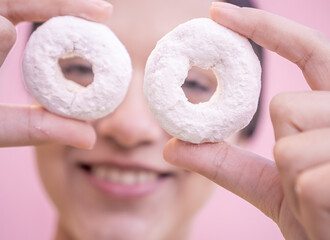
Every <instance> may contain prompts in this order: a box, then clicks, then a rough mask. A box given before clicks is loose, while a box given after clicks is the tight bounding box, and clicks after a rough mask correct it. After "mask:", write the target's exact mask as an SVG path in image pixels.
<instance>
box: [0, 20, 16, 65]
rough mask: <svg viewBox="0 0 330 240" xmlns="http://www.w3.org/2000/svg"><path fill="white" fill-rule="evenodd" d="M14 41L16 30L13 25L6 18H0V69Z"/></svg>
mask: <svg viewBox="0 0 330 240" xmlns="http://www.w3.org/2000/svg"><path fill="white" fill-rule="evenodd" d="M15 41H16V30H15V27H14V25H13V24H12V23H11V22H9V21H8V20H7V19H6V18H4V17H2V16H0V67H1V66H2V64H3V62H4V61H5V59H6V57H7V55H8V53H9V51H10V49H11V48H12V47H13V45H14V43H15Z"/></svg>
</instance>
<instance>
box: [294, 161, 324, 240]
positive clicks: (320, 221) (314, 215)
mask: <svg viewBox="0 0 330 240" xmlns="http://www.w3.org/2000/svg"><path fill="white" fill-rule="evenodd" d="M329 184H330V163H329V162H328V163H327V164H324V165H320V166H316V167H314V168H312V169H310V170H307V171H304V172H303V173H301V174H300V176H299V177H298V179H297V182H296V189H297V195H298V198H299V203H300V211H301V218H302V223H303V225H304V226H305V229H306V231H307V233H308V234H309V236H310V239H320V240H322V239H324V240H326V239H329V236H330V228H329V224H330V189H329Z"/></svg>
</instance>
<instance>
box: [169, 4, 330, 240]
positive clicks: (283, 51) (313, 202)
mask: <svg viewBox="0 0 330 240" xmlns="http://www.w3.org/2000/svg"><path fill="white" fill-rule="evenodd" d="M211 17H212V18H213V19H214V20H215V21H216V22H218V23H220V24H222V25H224V26H226V27H228V28H230V29H232V30H233V31H236V32H238V33H240V34H242V35H244V36H246V37H248V38H251V39H252V40H253V41H255V42H256V43H258V44H259V45H261V46H263V47H265V48H267V49H269V50H272V51H274V52H277V53H278V54H280V55H281V56H283V57H285V58H287V59H289V60H290V61H292V62H293V63H295V64H297V66H298V67H300V69H301V70H302V71H303V74H304V76H305V78H306V81H307V82H308V84H309V85H310V87H311V88H312V89H313V90H324V91H312V92H304V93H286V94H280V95H278V96H276V97H275V98H274V99H273V100H272V102H271V106H270V112H271V118H272V122H273V126H274V132H275V137H276V144H275V147H274V158H275V163H274V162H273V161H270V160H267V159H264V158H262V157H260V156H257V155H255V154H253V153H249V152H247V151H244V150H242V149H240V148H238V147H235V146H232V145H230V144H228V143H226V142H221V143H218V144H201V145H194V144H189V143H185V142H182V141H179V140H177V139H172V140H171V141H170V142H169V143H168V144H167V145H166V147H165V149H164V157H165V159H166V160H167V161H168V162H170V163H172V164H174V165H177V166H179V167H182V168H185V169H188V170H192V171H196V172H198V173H200V174H202V175H204V176H206V177H207V178H209V179H211V180H212V181H214V182H216V183H217V184H219V185H221V186H223V187H225V188H227V189H228V190H230V191H232V192H233V193H235V194H237V195H238V196H240V197H242V198H244V199H246V200H247V201H249V202H250V203H252V204H253V205H254V206H256V207H257V208H259V209H260V210H261V211H263V212H264V213H265V214H266V215H267V216H269V217H270V218H272V219H273V220H274V221H275V222H276V223H277V224H278V226H279V228H280V229H281V231H282V234H283V235H284V237H285V238H286V239H289V240H297V239H299V240H304V239H313V240H316V239H318V240H319V239H329V238H330V227H329V226H330V189H329V184H330V117H329V116H330V107H329V106H330V105H329V102H330V92H328V91H329V90H330V44H329V42H328V40H327V39H326V38H325V37H324V36H322V34H320V33H318V32H316V31H315V30H312V29H309V28H307V27H304V26H301V25H299V24H296V23H294V22H291V21H289V20H286V19H284V18H281V17H278V16H275V15H272V14H269V13H266V12H264V11H261V10H257V9H249V8H238V7H236V6H233V5H230V4H226V3H216V4H214V5H213V6H212V8H211Z"/></svg>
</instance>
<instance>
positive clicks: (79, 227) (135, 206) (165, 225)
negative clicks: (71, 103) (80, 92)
mask: <svg viewBox="0 0 330 240" xmlns="http://www.w3.org/2000/svg"><path fill="white" fill-rule="evenodd" d="M111 3H112V4H113V5H114V13H113V17H112V21H111V23H110V24H109V25H110V28H111V29H112V30H113V31H114V32H115V34H116V35H117V36H118V37H119V39H120V40H121V41H122V42H123V44H124V45H125V46H126V48H127V50H128V52H129V54H130V56H131V59H132V64H133V76H132V82H131V85H130V88H129V90H128V93H127V95H126V98H125V99H124V101H123V102H122V104H121V105H120V106H119V107H118V108H117V109H116V110H115V112H113V113H112V114H110V115H108V116H106V117H104V118H102V119H99V120H97V121H94V122H93V123H92V124H93V126H94V127H95V130H96V132H97V135H98V138H97V143H96V145H95V147H94V149H92V150H81V149H76V148H73V147H68V146H62V145H54V144H52V145H44V146H40V147H37V157H38V166H39V170H40V175H41V178H42V181H43V183H44V185H45V188H46V190H47V192H48V194H49V196H50V197H51V199H52V201H53V202H54V204H55V205H56V207H57V209H58V214H59V216H58V217H59V226H58V239H80V240H85V239H86V240H87V239H88V240H92V239H99V240H103V239H111V240H116V239H121V240H129V239H145V240H162V239H164V240H165V239H167V240H168V239H185V238H186V235H187V232H188V231H187V230H188V227H189V224H190V220H191V218H192V216H193V215H194V214H195V213H196V212H197V211H198V209H199V208H200V207H201V206H202V205H203V204H204V203H205V201H206V200H207V199H208V198H209V196H210V194H211V192H212V189H213V187H214V186H213V183H211V182H210V181H208V180H206V179H205V178H204V177H201V176H200V175H197V174H195V173H192V172H187V171H185V170H182V169H178V168H175V167H173V166H171V165H169V164H167V163H166V162H165V161H164V160H163V158H162V150H163V147H164V145H165V143H166V142H167V141H168V140H169V139H170V136H169V135H168V134H166V133H165V132H164V131H163V130H162V129H161V128H160V127H159V125H158V124H157V122H156V121H155V119H154V118H153V116H152V114H151V113H150V112H149V109H148V107H147V104H146V102H145V99H144V96H143V92H142V84H143V77H144V67H145V63H146V60H147V58H148V56H149V54H150V52H151V51H152V49H153V48H154V47H155V44H156V41H157V40H159V39H160V38H161V37H162V36H163V35H164V34H166V33H167V32H168V31H170V30H172V29H173V28H174V27H175V26H177V25H178V24H180V23H183V22H185V21H187V20H189V19H191V18H194V17H208V13H209V7H210V4H211V1H207V0H193V1H191V0H189V1H188V0H181V1H176V0H166V1H155V0H141V1H128V0H113V1H111ZM59 64H60V66H61V67H62V70H63V73H64V75H65V76H66V77H67V78H68V79H71V80H73V81H76V82H78V83H80V84H81V85H84V86H87V85H88V84H89V83H91V82H92V80H93V72H92V68H91V64H89V63H88V62H86V61H85V60H83V59H79V58H72V59H64V60H61V61H59ZM164 77H166V76H164ZM182 88H183V90H184V92H185V94H186V96H187V98H188V99H189V101H191V102H194V103H198V102H203V101H207V100H208V99H209V98H210V96H211V95H212V94H213V92H214V90H215V88H216V80H215V77H214V76H213V74H212V73H210V72H208V71H206V70H201V69H199V68H192V69H191V70H190V72H189V74H188V77H187V79H186V81H185V83H184V84H183V86H182Z"/></svg>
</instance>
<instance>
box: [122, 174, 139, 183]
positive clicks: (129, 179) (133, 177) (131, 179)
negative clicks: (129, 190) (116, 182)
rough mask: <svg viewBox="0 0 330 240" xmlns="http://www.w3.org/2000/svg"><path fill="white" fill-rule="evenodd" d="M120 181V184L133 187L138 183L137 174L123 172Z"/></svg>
mask: <svg viewBox="0 0 330 240" xmlns="http://www.w3.org/2000/svg"><path fill="white" fill-rule="evenodd" d="M120 180H121V181H120V182H122V183H124V184H126V185H133V184H137V183H138V181H137V180H138V179H137V174H136V173H133V172H123V173H122V174H121V179H120Z"/></svg>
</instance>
